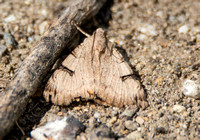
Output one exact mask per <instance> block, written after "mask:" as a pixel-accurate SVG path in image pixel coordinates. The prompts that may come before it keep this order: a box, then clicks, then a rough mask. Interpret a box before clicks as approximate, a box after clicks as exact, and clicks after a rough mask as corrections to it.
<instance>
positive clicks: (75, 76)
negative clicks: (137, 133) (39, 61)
mask: <svg viewBox="0 0 200 140" xmlns="http://www.w3.org/2000/svg"><path fill="white" fill-rule="evenodd" d="M44 98H45V99H46V100H47V101H50V100H51V101H52V102H53V103H54V104H56V105H69V104H70V103H71V102H72V101H73V100H75V99H84V100H86V101H87V100H94V101H95V102H97V103H100V104H103V105H112V106H117V107H122V106H125V105H134V104H135V105H137V106H139V107H142V108H146V107H147V106H148V103H147V101H146V95H145V92H144V89H143V88H142V86H141V83H140V82H139V81H138V80H136V79H135V78H134V76H133V70H132V68H131V66H130V65H129V63H128V62H127V60H126V59H125V58H124V57H123V55H122V53H121V52H120V51H119V50H118V49H117V48H115V47H112V44H111V42H109V41H108V40H107V38H106V35H105V31H104V30H103V29H101V28H99V29H97V30H96V31H95V32H94V33H93V35H91V36H88V37H87V38H86V39H85V40H84V41H83V43H81V44H80V45H79V46H78V47H77V48H75V49H74V50H73V52H72V53H71V54H70V55H68V56H67V57H66V59H65V60H64V61H63V62H62V64H61V66H60V67H59V68H58V69H57V70H55V72H54V73H53V74H52V76H51V77H50V79H49V80H48V82H47V85H46V87H45V90H44Z"/></svg>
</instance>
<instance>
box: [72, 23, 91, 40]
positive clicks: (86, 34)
mask: <svg viewBox="0 0 200 140" xmlns="http://www.w3.org/2000/svg"><path fill="white" fill-rule="evenodd" d="M74 25H75V26H76V28H77V30H79V31H80V32H81V33H82V34H84V35H85V36H86V37H89V36H91V35H89V34H88V33H86V32H85V31H83V30H82V29H81V28H80V27H79V26H78V25H77V24H76V23H74Z"/></svg>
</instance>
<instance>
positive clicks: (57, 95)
mask: <svg viewBox="0 0 200 140" xmlns="http://www.w3.org/2000/svg"><path fill="white" fill-rule="evenodd" d="M93 38H94V37H93V36H90V37H88V38H86V39H85V40H84V42H83V43H82V44H81V45H79V46H78V47H77V48H76V49H75V50H74V51H73V53H72V54H70V55H69V56H67V58H66V59H65V60H64V61H63V63H62V67H61V68H59V69H57V70H56V71H55V72H54V73H53V75H52V76H51V77H50V79H49V81H48V83H47V86H46V88H45V91H44V97H45V99H46V100H47V101H49V100H51V101H52V102H53V103H54V104H57V105H68V104H70V103H71V102H72V100H73V99H75V98H79V97H81V98H85V99H88V98H89V94H88V92H90V91H91V90H93V89H94V86H95V85H94V84H93V83H94V74H93V70H92V66H91V65H92V62H91V57H92V56H91V51H92V50H91V49H92V47H91V46H92V45H93V43H92V41H91V39H93ZM86 46H87V47H86Z"/></svg>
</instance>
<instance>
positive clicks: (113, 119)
mask: <svg viewBox="0 0 200 140" xmlns="http://www.w3.org/2000/svg"><path fill="white" fill-rule="evenodd" d="M116 121H117V117H116V116H115V117H112V118H111V119H110V121H109V123H110V124H114V123H115V122H116Z"/></svg>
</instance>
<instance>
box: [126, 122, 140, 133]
mask: <svg viewBox="0 0 200 140" xmlns="http://www.w3.org/2000/svg"><path fill="white" fill-rule="evenodd" d="M125 127H126V128H127V129H129V130H133V131H134V130H137V128H138V126H137V123H135V122H133V121H125Z"/></svg>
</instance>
